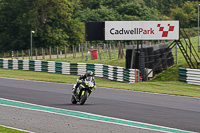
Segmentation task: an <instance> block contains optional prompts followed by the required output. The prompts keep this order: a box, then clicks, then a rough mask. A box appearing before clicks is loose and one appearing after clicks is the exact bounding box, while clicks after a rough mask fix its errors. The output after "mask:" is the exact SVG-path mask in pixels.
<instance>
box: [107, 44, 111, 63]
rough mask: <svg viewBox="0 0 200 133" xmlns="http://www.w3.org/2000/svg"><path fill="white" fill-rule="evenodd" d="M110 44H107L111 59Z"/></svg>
mask: <svg viewBox="0 0 200 133" xmlns="http://www.w3.org/2000/svg"><path fill="white" fill-rule="evenodd" d="M109 45H110V44H107V49H108V54H109V58H110V60H111V54H110V46H109Z"/></svg>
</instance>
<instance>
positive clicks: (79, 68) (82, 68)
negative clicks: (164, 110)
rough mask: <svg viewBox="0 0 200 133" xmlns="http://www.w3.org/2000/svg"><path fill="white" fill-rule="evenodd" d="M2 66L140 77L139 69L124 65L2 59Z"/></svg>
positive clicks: (134, 79) (121, 78)
mask: <svg viewBox="0 0 200 133" xmlns="http://www.w3.org/2000/svg"><path fill="white" fill-rule="evenodd" d="M0 68H4V69H15V70H27V71H28V70H29V71H38V72H48V73H58V74H68V75H81V74H85V73H86V71H88V70H91V71H93V72H94V76H95V77H101V78H105V79H109V80H113V81H119V82H128V83H136V82H138V81H139V80H138V79H139V77H140V75H139V70H137V69H126V68H124V67H116V66H111V65H104V64H92V63H67V62H55V61H41V60H17V59H0Z"/></svg>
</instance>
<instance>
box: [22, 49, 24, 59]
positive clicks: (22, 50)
mask: <svg viewBox="0 0 200 133" xmlns="http://www.w3.org/2000/svg"><path fill="white" fill-rule="evenodd" d="M23 59H24V51H23V50H22V60H23Z"/></svg>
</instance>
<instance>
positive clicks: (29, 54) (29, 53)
mask: <svg viewBox="0 0 200 133" xmlns="http://www.w3.org/2000/svg"><path fill="white" fill-rule="evenodd" d="M28 56H29V60H30V59H31V52H30V49H29V50H28Z"/></svg>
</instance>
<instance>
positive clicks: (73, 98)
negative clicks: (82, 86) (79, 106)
mask: <svg viewBox="0 0 200 133" xmlns="http://www.w3.org/2000/svg"><path fill="white" fill-rule="evenodd" d="M71 102H72V104H76V103H77V101H76V98H75V97H74V95H72V98H71Z"/></svg>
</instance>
